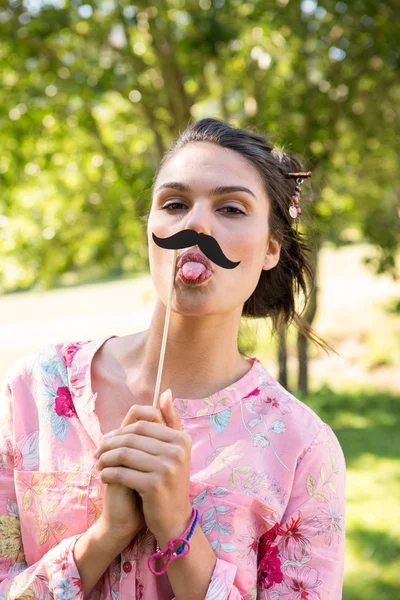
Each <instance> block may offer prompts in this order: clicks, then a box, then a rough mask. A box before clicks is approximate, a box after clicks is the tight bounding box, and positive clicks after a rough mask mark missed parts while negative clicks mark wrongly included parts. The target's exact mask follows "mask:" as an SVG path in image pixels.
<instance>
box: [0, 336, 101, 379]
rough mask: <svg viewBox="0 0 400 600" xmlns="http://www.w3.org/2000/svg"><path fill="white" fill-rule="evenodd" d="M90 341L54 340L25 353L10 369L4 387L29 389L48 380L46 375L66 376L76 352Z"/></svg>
mask: <svg viewBox="0 0 400 600" xmlns="http://www.w3.org/2000/svg"><path fill="white" fill-rule="evenodd" d="M90 341H91V340H85V341H60V342H54V343H51V344H46V345H43V346H39V347H38V348H37V349H35V350H34V351H32V352H30V353H27V354H24V355H23V356H21V357H20V358H19V359H17V360H16V361H15V362H14V364H13V365H12V366H11V367H10V368H9V369H8V371H7V373H6V378H5V381H4V383H3V389H4V388H8V389H10V390H13V389H15V388H18V387H19V386H24V388H25V389H27V388H29V387H32V386H34V385H35V382H37V381H40V382H43V381H44V380H46V376H48V377H52V376H53V377H54V376H57V375H59V376H61V377H62V378H64V377H66V376H67V368H68V367H69V366H70V365H71V362H72V360H73V357H74V355H75V353H76V352H77V351H78V350H79V349H80V348H82V347H83V346H84V345H85V344H88V343H89V342H90Z"/></svg>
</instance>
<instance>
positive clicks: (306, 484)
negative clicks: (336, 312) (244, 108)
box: [0, 336, 346, 600]
mask: <svg viewBox="0 0 400 600" xmlns="http://www.w3.org/2000/svg"><path fill="white" fill-rule="evenodd" d="M111 337H117V336H109V337H107V338H105V339H104V338H103V339H100V340H94V341H92V340H89V341H78V342H62V343H56V344H51V345H46V346H44V347H42V348H39V349H38V350H36V351H35V352H33V353H32V354H29V355H26V356H24V357H22V358H21V359H19V360H18V361H17V362H16V363H15V364H14V365H13V367H12V368H11V369H10V370H9V372H8V373H7V377H6V380H5V382H4V383H3V385H2V388H1V402H0V599H1V600H2V599H3V598H5V599H7V600H8V599H17V598H18V599H32V598H36V599H43V600H44V599H48V598H51V599H55V600H58V599H60V600H70V599H75V598H76V599H79V600H81V599H83V598H84V595H83V591H82V582H81V578H80V574H79V571H78V568H77V565H76V562H75V559H74V546H75V543H76V541H77V539H78V538H79V537H80V535H82V534H83V533H84V532H85V531H86V530H87V529H88V528H89V527H90V526H91V525H92V524H93V523H95V521H96V520H97V519H98V518H99V516H100V514H101V512H102V499H103V492H104V484H103V482H102V481H101V478H100V474H99V472H98V471H97V470H96V469H95V459H94V458H93V456H92V454H93V452H94V450H95V448H96V447H97V446H98V445H99V442H100V437H101V430H100V425H99V420H98V418H97V415H96V397H97V394H95V393H93V390H92V387H91V362H92V360H93V356H94V355H95V353H96V352H97V350H98V349H99V348H100V347H101V346H102V345H103V344H104V343H105V342H106V341H107V339H110V338H111ZM246 360H248V362H249V367H250V369H249V371H248V372H247V373H246V374H245V375H244V376H243V377H241V378H240V379H239V380H238V381H236V382H235V383H233V384H232V385H230V386H228V387H226V388H225V389H223V390H220V391H218V392H215V393H214V394H212V395H210V396H208V397H206V398H203V399H187V398H174V406H175V408H176V410H177V411H178V413H179V415H180V418H181V423H182V428H183V429H184V430H185V431H187V432H188V433H189V434H190V436H191V438H192V441H193V444H192V455H191V473H190V500H191V502H192V505H193V506H194V507H195V508H197V509H198V511H199V521H198V524H197V527H201V529H202V530H203V532H204V534H205V535H206V537H207V538H208V540H209V542H210V546H211V548H212V549H213V551H214V552H215V555H216V559H217V560H216V564H215V567H214V570H213V573H212V576H211V579H210V582H209V586H208V591H207V595H206V600H228V599H229V600H279V599H282V600H316V599H319V600H339V599H340V598H342V586H343V571H344V550H345V482H346V464H345V459H344V455H343V452H342V449H341V446H340V444H339V442H338V439H337V437H336V436H335V434H334V433H333V431H332V429H331V428H330V427H329V425H327V424H326V423H324V422H323V421H322V420H321V419H320V418H319V417H318V415H317V414H316V413H315V412H314V411H313V410H311V409H310V408H309V407H308V406H307V405H306V404H304V403H303V402H301V401H300V400H298V399H297V398H296V397H294V396H293V395H292V394H290V393H289V392H288V391H287V390H286V389H285V388H284V387H283V386H281V385H280V384H279V383H278V382H277V381H276V380H275V379H274V378H273V377H272V376H271V375H270V374H269V372H268V371H267V370H266V369H265V367H264V366H263V365H262V364H261V362H260V361H259V359H258V358H256V357H254V358H248V359H246ZM155 543H156V540H155V539H154V536H153V534H152V533H151V531H149V530H148V529H147V528H146V527H144V528H143V529H141V530H140V531H139V533H138V534H137V535H136V537H135V538H134V539H133V540H132V541H131V543H130V544H129V545H128V546H127V547H126V548H125V549H124V551H123V552H121V553H120V554H119V555H118V556H117V557H116V558H115V559H114V560H113V561H112V563H111V564H110V565H109V567H108V569H107V570H106V571H105V572H104V574H103V576H102V577H101V578H100V579H99V581H98V583H97V584H96V586H95V587H94V588H93V589H92V591H91V592H90V593H89V594H88V595H86V596H85V597H86V598H89V599H90V600H119V599H121V600H122V599H125V598H126V599H128V598H135V599H144V600H174V592H173V589H172V587H171V585H170V583H169V579H168V571H167V572H166V573H165V574H163V575H161V576H156V575H153V574H152V573H151V571H150V570H149V569H148V565H147V560H148V557H149V556H150V555H151V554H152V553H153V552H154V551H155Z"/></svg>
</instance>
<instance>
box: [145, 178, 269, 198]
mask: <svg viewBox="0 0 400 600" xmlns="http://www.w3.org/2000/svg"><path fill="white" fill-rule="evenodd" d="M163 188H170V189H172V190H177V191H178V192H190V189H191V188H190V187H189V186H187V185H184V184H183V183H178V182H176V181H172V182H170V183H163V184H162V185H160V187H158V188H157V189H156V192H159V191H160V190H162V189H163ZM232 192H246V193H247V194H250V195H251V196H253V198H256V200H257V197H256V195H255V194H254V193H253V192H252V191H251V190H249V189H248V188H246V187H243V186H241V185H220V186H217V187H215V188H213V189H212V190H210V194H211V195H212V196H219V195H221V194H231V193H232Z"/></svg>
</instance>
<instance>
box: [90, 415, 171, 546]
mask: <svg viewBox="0 0 400 600" xmlns="http://www.w3.org/2000/svg"><path fill="white" fill-rule="evenodd" d="M139 419H142V420H147V421H155V422H158V423H162V416H161V413H160V411H159V410H157V409H155V408H153V407H151V406H137V405H135V406H133V407H132V408H131V409H130V410H129V411H128V413H127V415H126V417H125V418H124V420H123V421H122V424H121V427H125V426H127V425H132V424H133V423H135V422H136V421H138V420H139ZM113 434H115V432H113V431H111V432H110V433H108V434H106V435H105V436H103V438H102V440H106V439H107V438H109V437H110V436H112V435H113ZM99 448H101V445H100V446H99ZM98 454H99V449H97V450H96V452H95V453H94V456H95V457H96V456H98ZM100 520H101V523H102V526H103V528H104V530H105V531H107V532H109V534H110V535H112V537H113V538H114V539H117V540H121V541H122V540H125V541H126V544H129V542H130V541H131V540H132V539H133V538H134V537H135V535H136V534H137V532H138V531H139V530H140V529H141V528H142V527H144V526H145V525H146V522H145V518H144V515H143V508H142V499H141V497H140V496H139V494H138V493H137V492H136V491H135V490H133V489H131V488H128V487H126V486H125V485H123V484H121V483H107V484H106V485H105V490H104V499H103V512H102V514H101V516H100Z"/></svg>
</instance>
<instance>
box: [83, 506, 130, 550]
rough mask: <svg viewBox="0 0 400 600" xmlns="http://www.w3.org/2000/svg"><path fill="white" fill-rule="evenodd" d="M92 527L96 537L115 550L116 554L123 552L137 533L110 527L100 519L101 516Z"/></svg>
mask: <svg viewBox="0 0 400 600" xmlns="http://www.w3.org/2000/svg"><path fill="white" fill-rule="evenodd" d="M93 527H94V529H95V534H96V537H98V538H99V539H103V540H104V541H105V542H106V543H107V545H111V546H112V548H114V549H116V550H117V554H119V552H121V551H122V550H124V549H125V548H126V547H127V546H128V545H129V544H130V542H131V541H132V540H133V538H134V537H135V536H136V534H137V531H132V530H130V529H125V528H124V529H122V528H121V529H117V528H116V527H110V526H109V524H108V523H107V522H106V521H105V520H104V519H103V518H102V515H100V517H99V518H98V519H97V521H96V523H95V524H94V525H93Z"/></svg>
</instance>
